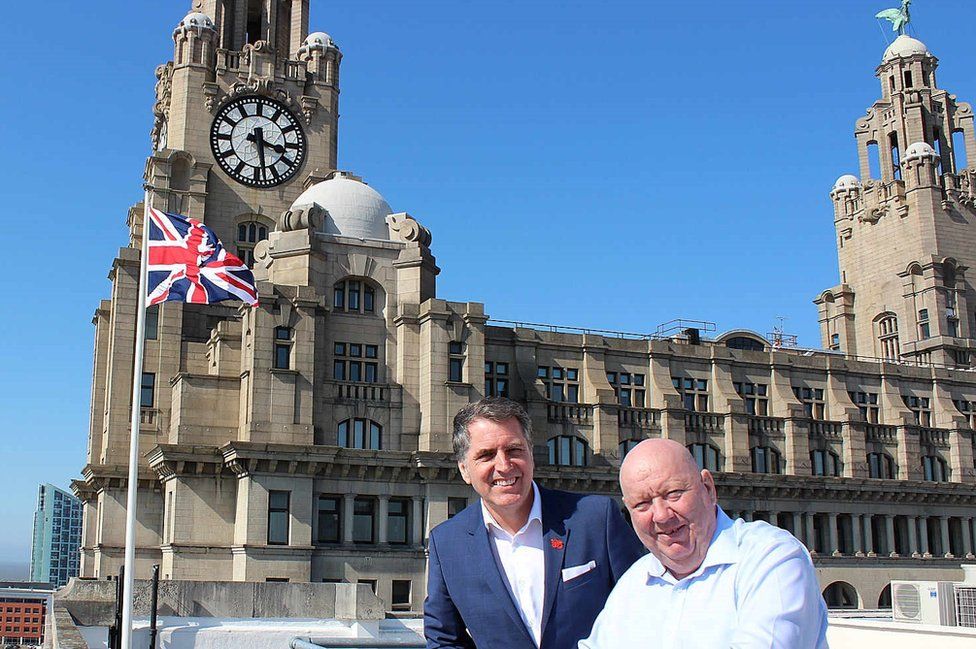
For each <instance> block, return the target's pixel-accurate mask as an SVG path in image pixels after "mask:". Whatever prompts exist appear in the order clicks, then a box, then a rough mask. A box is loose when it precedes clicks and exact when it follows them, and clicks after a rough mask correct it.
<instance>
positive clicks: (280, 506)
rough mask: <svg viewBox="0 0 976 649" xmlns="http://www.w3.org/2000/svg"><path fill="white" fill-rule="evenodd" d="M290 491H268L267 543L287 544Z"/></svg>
mask: <svg viewBox="0 0 976 649" xmlns="http://www.w3.org/2000/svg"><path fill="white" fill-rule="evenodd" d="M290 500H291V492H290V491H269V492H268V545H288V525H289V519H290V518H291V516H290V514H289V505H290V502H289V501H290Z"/></svg>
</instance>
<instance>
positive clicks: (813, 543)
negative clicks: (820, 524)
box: [803, 512, 817, 554]
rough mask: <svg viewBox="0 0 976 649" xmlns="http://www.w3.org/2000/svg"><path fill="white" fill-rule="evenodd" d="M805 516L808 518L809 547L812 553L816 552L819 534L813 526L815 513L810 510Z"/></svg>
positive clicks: (807, 534) (807, 535)
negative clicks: (817, 534)
mask: <svg viewBox="0 0 976 649" xmlns="http://www.w3.org/2000/svg"><path fill="white" fill-rule="evenodd" d="M803 518H805V519H806V537H807V549H809V550H810V552H811V554H815V553H816V547H817V536H816V531H815V530H814V528H813V514H811V513H809V512H808V513H806V514H804V515H803Z"/></svg>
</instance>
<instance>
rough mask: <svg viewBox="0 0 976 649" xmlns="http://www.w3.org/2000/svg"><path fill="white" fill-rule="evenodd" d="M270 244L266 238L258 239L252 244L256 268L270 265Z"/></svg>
mask: <svg viewBox="0 0 976 649" xmlns="http://www.w3.org/2000/svg"><path fill="white" fill-rule="evenodd" d="M271 261H272V260H271V244H270V243H268V240H267V239H265V240H264V241H258V242H257V244H256V245H255V246H254V266H255V267H256V268H265V269H267V268H270V267H271Z"/></svg>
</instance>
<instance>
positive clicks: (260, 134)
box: [247, 126, 285, 167]
mask: <svg viewBox="0 0 976 649" xmlns="http://www.w3.org/2000/svg"><path fill="white" fill-rule="evenodd" d="M247 141H248V142H253V143H254V144H256V145H257V147H258V158H259V159H260V160H261V166H262V167H263V166H264V148H265V147H267V148H269V149H271V150H272V151H274V152H275V153H277V154H279V155H284V153H285V147H283V146H281V145H280V144H272V143H271V142H269V141H268V140H265V139H264V129H263V128H261V127H260V126H258V127H255V129H254V131H252V132H251V133H250V134H249V135H248V136H247Z"/></svg>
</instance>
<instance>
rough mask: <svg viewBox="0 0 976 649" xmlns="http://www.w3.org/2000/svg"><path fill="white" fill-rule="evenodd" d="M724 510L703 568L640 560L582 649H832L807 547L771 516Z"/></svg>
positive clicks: (613, 595)
mask: <svg viewBox="0 0 976 649" xmlns="http://www.w3.org/2000/svg"><path fill="white" fill-rule="evenodd" d="M716 510H717V516H718V520H717V523H716V530H715V535H714V536H713V537H712V542H711V545H709V547H708V552H707V554H706V555H705V560H704V561H703V562H702V565H701V566H700V567H699V568H698V570H696V571H695V572H693V573H692V574H690V575H688V576H687V577H685V578H684V579H675V578H674V576H673V575H672V574H671V573H670V572H668V571H667V570H666V569H665V568H664V566H662V565H661V562H660V561H658V560H657V558H656V557H655V556H654V555H652V554H648V555H645V556H644V557H642V558H641V559H639V560H638V561H637V562H636V563H635V564H634V565H633V566H631V567H630V569H629V570H628V571H627V572H626V573H624V576H623V577H621V579H620V581H619V582H617V585H616V587H615V588H614V589H613V592H612V593H610V598H609V599H608V600H607V605H606V607H605V608H604V609H603V612H601V613H600V615H599V617H597V619H596V622H595V623H594V625H593V631H592V632H591V633H590V637H589V638H587V639H585V640H581V641H580V643H579V648H580V649H620V648H622V647H642V648H657V647H662V648H668V649H671V648H675V649H677V648H678V647H680V648H682V649H693V648H701V649H706V648H707V649H716V648H718V647H721V648H723V649H724V648H727V647H731V648H733V649H746V648H749V649H759V648H762V649H774V648H775V649H826V647H827V640H826V634H827V607H826V605H825V604H824V601H823V598H822V597H821V596H820V587H819V585H818V583H817V576H816V573H815V571H814V568H813V563H812V562H811V561H810V555H809V554H808V553H807V550H806V548H805V547H803V545H801V544H800V542H799V541H797V540H796V539H795V538H794V537H793V535H791V534H790V533H789V532H786V531H784V530H781V529H779V528H777V527H773V526H772V525H769V524H768V523H765V522H762V521H756V522H754V523H746V522H744V521H743V520H741V519H738V520H736V521H735V522H733V521H732V520H731V519H729V517H728V516H726V515H725V512H723V511H722V509H721V508H719V507H716Z"/></svg>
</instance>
